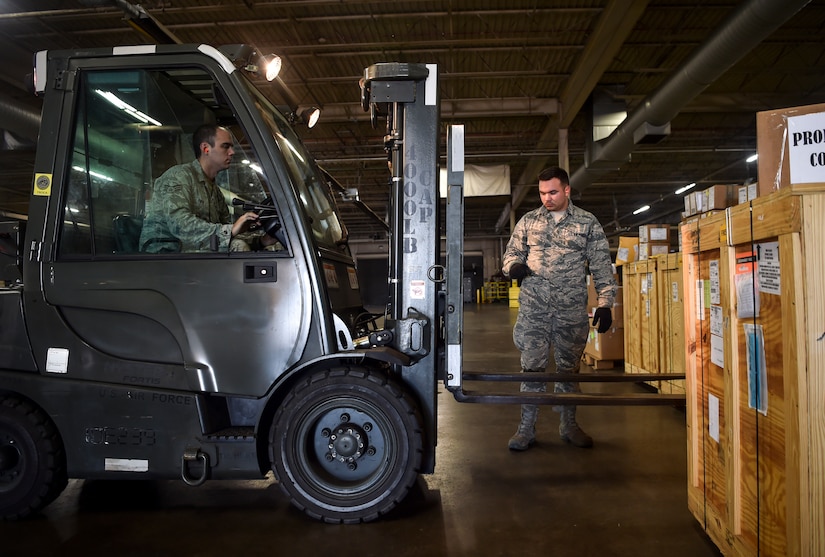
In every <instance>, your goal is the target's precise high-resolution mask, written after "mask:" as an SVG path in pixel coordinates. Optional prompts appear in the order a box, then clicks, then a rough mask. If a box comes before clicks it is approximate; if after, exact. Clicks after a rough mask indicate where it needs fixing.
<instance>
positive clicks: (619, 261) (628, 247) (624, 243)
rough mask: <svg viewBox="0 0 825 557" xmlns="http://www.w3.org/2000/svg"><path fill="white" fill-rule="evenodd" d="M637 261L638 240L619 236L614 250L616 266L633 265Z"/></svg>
mask: <svg viewBox="0 0 825 557" xmlns="http://www.w3.org/2000/svg"><path fill="white" fill-rule="evenodd" d="M637 259H639V239H638V238H635V237H633V236H619V248H618V249H617V250H616V266H617V267H618V266H619V265H624V264H625V263H633V262H634V261H636V260H637Z"/></svg>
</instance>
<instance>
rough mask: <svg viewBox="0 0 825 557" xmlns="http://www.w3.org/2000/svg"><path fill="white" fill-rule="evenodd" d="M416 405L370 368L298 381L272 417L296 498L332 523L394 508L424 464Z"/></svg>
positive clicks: (281, 462)
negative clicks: (422, 461) (422, 463)
mask: <svg viewBox="0 0 825 557" xmlns="http://www.w3.org/2000/svg"><path fill="white" fill-rule="evenodd" d="M422 453H423V428H422V425H421V418H420V416H419V413H418V412H417V410H416V406H415V404H414V403H413V402H412V400H411V399H410V397H409V396H408V395H406V394H405V393H404V391H403V390H402V389H401V388H400V387H399V386H398V385H397V384H396V383H395V382H393V381H392V380H390V379H389V378H388V377H387V376H386V375H384V374H383V373H381V372H378V371H376V370H369V369H364V368H340V369H331V370H325V371H323V372H319V373H316V374H314V375H312V376H310V377H308V378H307V379H305V380H304V381H301V382H300V383H298V384H297V385H295V386H294V387H293V388H292V390H291V391H290V393H289V394H288V395H287V397H286V399H285V400H284V402H283V404H282V405H281V407H280V408H279V410H278V412H277V413H276V415H275V418H274V420H273V427H272V429H271V431H270V437H269V456H270V462H271V463H272V470H273V472H274V473H275V477H276V479H277V480H278V483H279V485H280V486H281V489H282V490H283V491H284V493H286V495H287V496H288V497H289V498H290V500H291V501H292V503H293V504H294V505H295V506H296V507H298V508H299V509H301V510H302V511H304V512H305V513H306V514H308V515H309V516H311V517H313V518H316V519H318V520H323V521H324V522H328V523H331V524H341V523H345V524H357V523H359V522H369V521H371V520H375V519H376V518H378V517H379V516H381V515H383V514H386V513H387V512H389V511H390V510H391V509H393V508H394V507H395V506H396V505H397V504H398V503H399V502H400V501H401V500H402V499H403V498H404V497H405V496H406V495H407V492H408V491H409V490H410V487H412V485H413V484H414V483H415V480H416V478H417V477H418V472H419V471H420V469H421V459H422Z"/></svg>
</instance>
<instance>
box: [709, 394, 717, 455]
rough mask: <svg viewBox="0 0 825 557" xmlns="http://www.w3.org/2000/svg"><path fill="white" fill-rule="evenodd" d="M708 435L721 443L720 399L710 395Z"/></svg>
mask: <svg viewBox="0 0 825 557" xmlns="http://www.w3.org/2000/svg"><path fill="white" fill-rule="evenodd" d="M708 435H710V438H711V439H713V440H714V441H716V442H717V443H718V442H719V399H718V398H717V397H715V396H714V395H712V394H710V393H708Z"/></svg>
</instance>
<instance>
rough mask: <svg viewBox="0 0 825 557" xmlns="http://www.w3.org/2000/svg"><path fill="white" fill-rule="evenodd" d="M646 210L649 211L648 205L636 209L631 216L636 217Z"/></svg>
mask: <svg viewBox="0 0 825 557" xmlns="http://www.w3.org/2000/svg"><path fill="white" fill-rule="evenodd" d="M648 209H650V205H645V206H644V207H639V208H638V209H636V210H635V211H633V214H634V215H638V214H639V213H644V212H645V211H647V210H648Z"/></svg>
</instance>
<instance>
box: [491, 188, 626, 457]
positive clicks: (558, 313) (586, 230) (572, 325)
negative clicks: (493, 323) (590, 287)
mask: <svg viewBox="0 0 825 557" xmlns="http://www.w3.org/2000/svg"><path fill="white" fill-rule="evenodd" d="M514 263H523V264H526V265H527V266H528V267H529V268H530V271H531V274H530V275H529V276H527V277H525V278H524V279H523V281H522V283H521V292H520V293H519V313H518V318H517V319H516V325H515V327H514V328H513V341H514V343H515V345H516V347H517V348H518V349H519V350H520V351H521V367H522V370H523V371H525V372H529V371H536V372H542V371H544V370H545V368H546V366H547V363H548V360H549V354H550V347H551V346H552V347H553V351H554V354H555V363H556V371H557V372H558V373H577V372H578V371H579V366H580V360H581V356H582V352H583V351H584V346H585V344H586V342H587V334H588V330H589V323H588V316H587V311H588V308H587V283H586V280H587V270H588V266H589V270H590V273H592V275H593V281H594V285H595V288H596V292H597V293H598V296H599V306H600V307H612V306H613V298H614V296H615V286H616V285H615V281H614V279H613V268H612V263H611V260H610V251H609V248H608V244H607V238H606V237H605V235H604V230H603V229H602V226H601V225H600V224H599V222H598V220H596V217H594V216H593V215H592V214H591V213H588V212H587V211H585V210H583V209H580V208H578V207H575V206H574V205H573V204H571V203H568V206H567V209H566V210H565V214H564V216H563V217H562V219H561V220H560V221H559V222H558V223H556V222H555V220H554V218H553V215H552V213H551V212H550V211H548V210H547V209H546V208H545V207H544V206H541V207H539V208H537V209H534V210H533V211H530V212H529V213H527V214H526V215H524V217H522V218H521V220H519V222H518V224H516V227H515V229H514V230H513V234H512V236H511V238H510V241H509V243H508V244H507V249H506V250H505V252H504V258H503V261H502V267H503V269H504V270H505V271H509V269H510V267H511V265H513V264H514ZM546 387H547V385H546V383H543V382H523V383H522V384H521V391H522V392H544V391H545V390H546ZM555 391H556V392H564V393H569V392H578V391H579V388H578V383H561V382H560V383H556V384H555ZM556 410H557V411H561V415H562V416H561V422H560V426H559V433H560V434H561V436H562V438H564V439H567V435H568V434H569V433H570V431H571V429H572V428H574V427H575V428H578V425H577V424H576V421H575V412H576V408H575V406H565V407H560V408H557V409H556ZM525 413H526V415H525ZM537 413H538V407H537V406H535V405H523V407H522V422H523V423H525V422H526V423H528V424H529V423H530V422H532V423H533V424H535V419H536V416H537ZM533 428H534V425H533ZM532 433H533V437H532V438H530V439H531V443H532V440H534V433H535V430H534V429H533V431H532ZM528 438H529V435H528ZM591 443H592V440H591ZM525 448H526V447H525Z"/></svg>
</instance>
